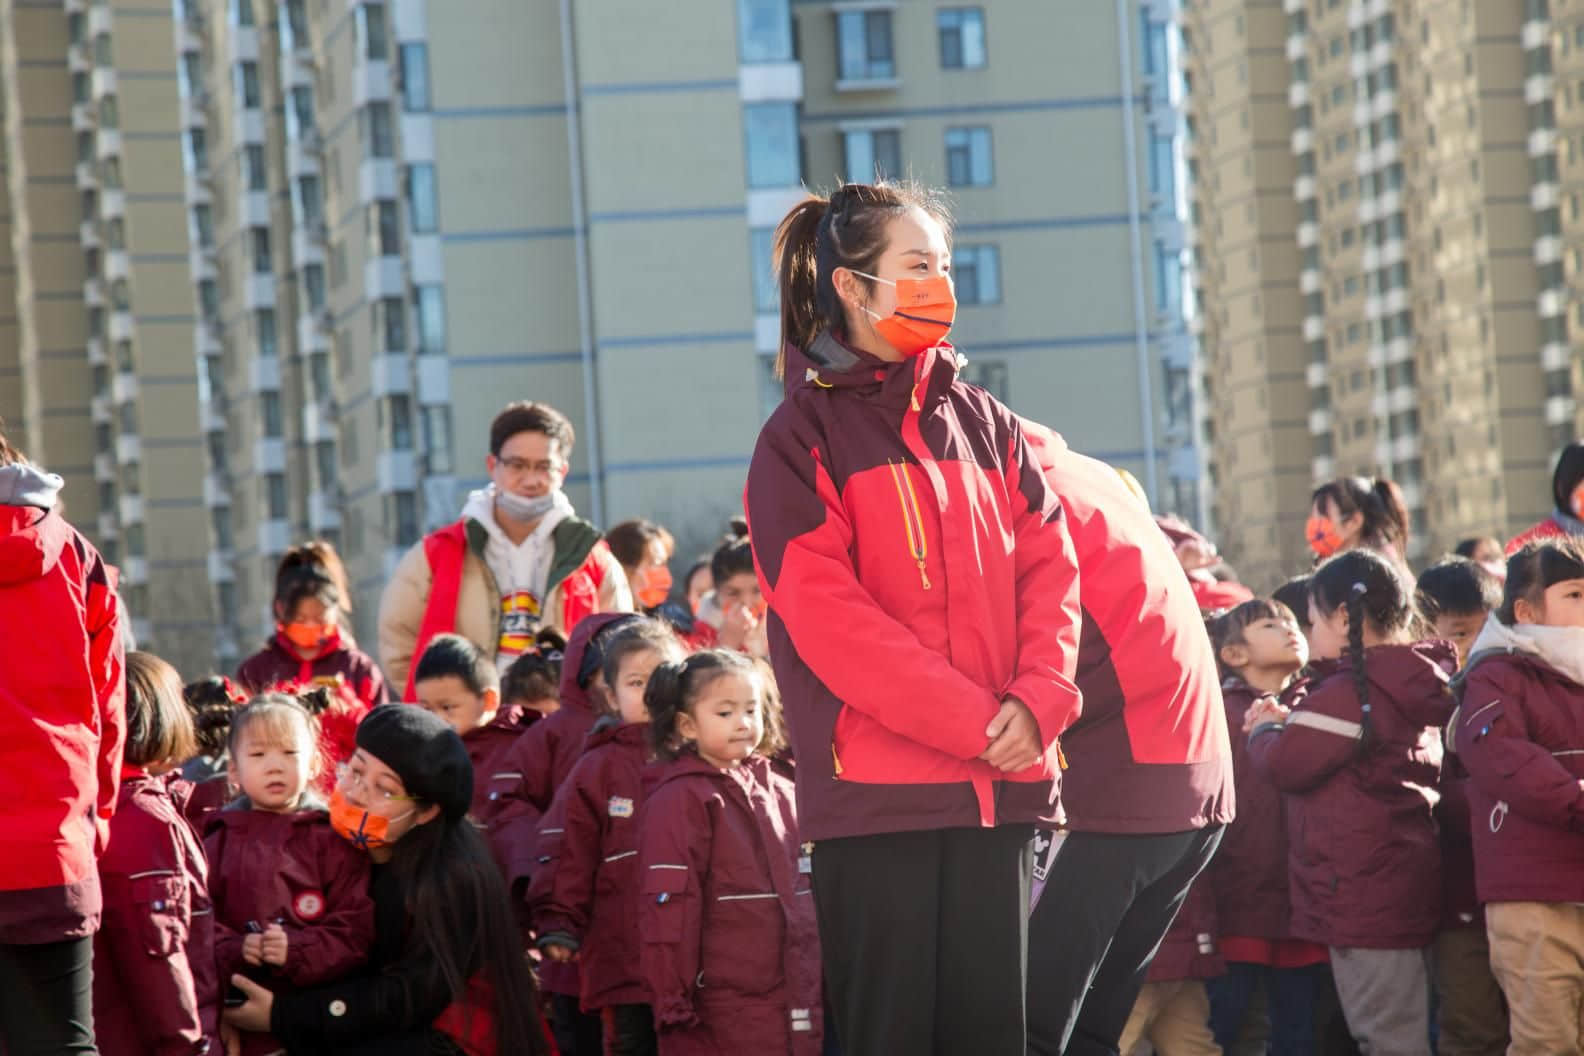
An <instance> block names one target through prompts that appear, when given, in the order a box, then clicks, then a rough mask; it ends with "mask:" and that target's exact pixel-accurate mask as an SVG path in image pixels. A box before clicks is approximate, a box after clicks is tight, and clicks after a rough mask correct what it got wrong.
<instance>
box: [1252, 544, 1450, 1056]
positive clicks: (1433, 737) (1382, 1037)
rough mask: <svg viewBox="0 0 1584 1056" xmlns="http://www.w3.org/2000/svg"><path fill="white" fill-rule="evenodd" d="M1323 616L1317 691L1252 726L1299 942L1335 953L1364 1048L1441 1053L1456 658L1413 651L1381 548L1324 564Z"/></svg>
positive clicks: (1407, 592)
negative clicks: (1445, 784)
mask: <svg viewBox="0 0 1584 1056" xmlns="http://www.w3.org/2000/svg"><path fill="white" fill-rule="evenodd" d="M1309 608H1310V624H1311V625H1312V628H1313V630H1312V631H1311V634H1310V639H1309V645H1310V651H1311V654H1312V655H1313V656H1314V657H1315V658H1316V662H1315V663H1314V664H1312V665H1311V668H1312V670H1313V671H1314V686H1313V688H1312V689H1311V691H1310V692H1309V695H1308V696H1307V697H1305V698H1304V700H1303V701H1302V702H1300V703H1299V704H1297V705H1296V706H1295V707H1294V708H1293V709H1292V710H1291V712H1290V713H1289V712H1288V711H1287V709H1285V708H1284V707H1282V706H1281V705H1280V704H1278V703H1275V702H1273V701H1271V700H1269V699H1265V700H1261V701H1260V702H1258V703H1257V704H1255V705H1254V707H1253V709H1252V710H1253V717H1252V719H1250V720H1246V721H1247V722H1248V723H1249V724H1250V725H1252V727H1253V733H1252V734H1250V737H1249V755H1250V757H1251V758H1252V759H1253V761H1254V765H1255V767H1256V768H1257V769H1258V770H1259V772H1260V773H1261V774H1262V775H1263V776H1264V777H1265V778H1266V779H1267V780H1269V781H1270V782H1271V783H1272V784H1274V785H1275V786H1276V787H1277V788H1279V789H1281V790H1282V791H1283V792H1284V793H1286V795H1287V820H1288V836H1289V840H1290V846H1289V852H1288V859H1289V861H1290V863H1291V868H1292V874H1291V883H1290V891H1291V898H1292V933H1293V936H1294V937H1295V938H1300V939H1308V940H1309V941H1311V942H1319V943H1324V944H1325V945H1326V946H1329V947H1330V948H1331V969H1332V973H1333V975H1334V976H1335V978H1336V986H1337V992H1338V994H1339V995H1340V996H1341V998H1342V1009H1343V1013H1344V1014H1345V1015H1346V1017H1347V1021H1348V1027H1349V1029H1350V1030H1351V1031H1352V1032H1353V1037H1354V1038H1355V1039H1356V1040H1357V1041H1358V1042H1359V1044H1360V1047H1361V1048H1363V1049H1364V1051H1366V1052H1377V1053H1392V1054H1393V1056H1429V1052H1430V1042H1429V1034H1430V1023H1429V1017H1430V1006H1429V990H1430V980H1429V971H1428V966H1427V964H1426V961H1427V957H1428V951H1429V947H1430V944H1431V941H1432V940H1433V939H1434V938H1435V934H1436V929H1437V927H1438V925H1439V924H1440V920H1441V898H1440V895H1441V874H1440V869H1441V851H1440V847H1439V845H1438V842H1437V837H1436V825H1435V820H1434V817H1433V815H1432V808H1433V806H1434V803H1435V799H1436V793H1435V788H1436V785H1437V782H1438V781H1439V779H1440V774H1441V728H1442V727H1443V726H1444V725H1445V724H1446V721H1447V719H1448V718H1449V717H1450V716H1451V714H1452V707H1453V700H1452V697H1451V694H1450V693H1449V691H1448V689H1447V681H1448V678H1449V677H1450V675H1451V672H1452V671H1454V670H1456V665H1457V655H1456V653H1455V652H1454V650H1453V648H1452V646H1451V645H1449V644H1448V643H1446V642H1433V641H1432V642H1419V643H1414V642H1413V640H1412V626H1413V617H1414V604H1413V593H1412V588H1411V587H1410V585H1409V584H1408V582H1407V581H1406V579H1405V577H1404V576H1403V574H1402V573H1401V572H1400V571H1399V570H1398V568H1397V566H1396V564H1395V562H1392V561H1389V560H1387V559H1385V558H1383V557H1381V556H1380V555H1378V554H1376V553H1374V552H1373V551H1370V550H1362V549H1361V550H1350V551H1348V552H1346V553H1343V554H1340V555H1338V556H1336V557H1333V558H1331V559H1330V560H1328V561H1327V562H1326V563H1325V564H1323V565H1321V566H1320V568H1319V569H1318V570H1317V571H1316V572H1315V575H1314V579H1313V581H1312V582H1311V583H1310V590H1309Z"/></svg>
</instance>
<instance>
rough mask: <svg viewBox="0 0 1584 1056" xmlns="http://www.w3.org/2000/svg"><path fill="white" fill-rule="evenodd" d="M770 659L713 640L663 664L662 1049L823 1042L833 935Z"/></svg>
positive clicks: (653, 701) (770, 1053) (659, 676)
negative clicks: (787, 752) (822, 929)
mask: <svg viewBox="0 0 1584 1056" xmlns="http://www.w3.org/2000/svg"><path fill="white" fill-rule="evenodd" d="M767 688H768V687H767V686H766V684H765V676H764V674H763V673H762V669H761V668H760V667H758V666H756V665H755V664H754V663H753V662H752V661H751V660H749V659H748V658H747V657H744V656H743V655H742V654H740V653H735V652H727V651H724V650H718V649H712V650H708V651H705V652H701V653H695V654H693V655H692V656H690V657H688V658H687V660H685V661H683V662H682V663H680V664H662V665H661V666H660V667H659V668H657V669H656V670H655V672H654V675H653V676H652V678H651V679H650V682H649V689H648V691H647V692H646V694H645V698H644V700H645V704H647V706H648V709H649V714H650V715H651V716H653V718H652V722H651V725H652V735H653V738H654V747H655V750H656V753H657V754H658V755H660V756H661V758H663V759H665V760H667V763H666V764H665V765H664V766H663V767H662V768H661V769H660V770H659V771H658V772H657V773H656V774H655V775H654V778H653V785H652V786H651V788H650V791H649V795H648V798H647V799H646V800H645V802H644V806H643V813H642V815H641V817H640V819H639V825H638V828H639V835H638V868H639V875H640V898H639V903H638V930H639V934H641V935H642V936H643V952H642V957H641V961H642V970H643V978H644V981H645V984H646V986H647V988H648V991H649V1001H650V1004H651V1006H652V1007H653V1009H654V1018H655V1026H656V1028H657V1029H658V1032H659V1038H660V1049H659V1051H660V1053H661V1054H662V1056H689V1054H692V1053H699V1054H710V1056H713V1054H716V1053H726V1052H731V1053H739V1052H740V1053H762V1054H764V1056H815V1054H818V1053H819V1052H820V1048H821V1038H822V1034H823V1016H822V1013H821V1006H820V980H821V973H820V943H819V930H818V927H817V926H816V924H815V919H814V897H813V893H812V889H811V888H810V885H809V880H810V872H811V869H810V858H809V854H808V852H807V850H806V849H801V850H800V846H799V837H798V828H797V810H796V805H795V802H794V797H793V784H792V777H791V775H790V773H789V770H790V768H789V767H786V766H785V765H784V764H782V763H780V762H777V761H776V760H775V759H774V758H773V757H774V755H775V753H776V752H777V751H779V749H780V746H781V745H780V742H781V732H780V715H779V711H778V709H776V708H775V706H774V703H773V700H774V698H773V697H772V695H771V694H770V693H768V692H767Z"/></svg>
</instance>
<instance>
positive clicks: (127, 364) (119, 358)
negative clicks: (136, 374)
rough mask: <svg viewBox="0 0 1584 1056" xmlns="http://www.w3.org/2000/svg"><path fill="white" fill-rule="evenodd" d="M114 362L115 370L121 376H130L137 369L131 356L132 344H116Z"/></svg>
mask: <svg viewBox="0 0 1584 1056" xmlns="http://www.w3.org/2000/svg"><path fill="white" fill-rule="evenodd" d="M115 361H116V370H119V371H120V372H121V373H123V374H130V373H132V372H133V371H134V370H136V369H137V360H136V359H134V358H133V356H132V342H130V341H117V342H116V345H115Z"/></svg>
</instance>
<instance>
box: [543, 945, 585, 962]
mask: <svg viewBox="0 0 1584 1056" xmlns="http://www.w3.org/2000/svg"><path fill="white" fill-rule="evenodd" d="M543 948H544V952H545V956H547V957H549V958H550V959H551V960H552V961H555V962H556V963H557V964H566V963H567V962H568V961H575V960H577V951H576V950H574V949H573V948H572V947H570V946H563V945H561V944H560V943H559V942H547V943H545V944H544V947H543Z"/></svg>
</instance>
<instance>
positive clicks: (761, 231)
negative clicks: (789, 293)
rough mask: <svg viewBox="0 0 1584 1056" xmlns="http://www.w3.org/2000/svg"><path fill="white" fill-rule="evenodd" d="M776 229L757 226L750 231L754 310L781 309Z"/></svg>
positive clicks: (750, 262)
mask: <svg viewBox="0 0 1584 1056" xmlns="http://www.w3.org/2000/svg"><path fill="white" fill-rule="evenodd" d="M774 252H775V229H774V228H771V227H756V228H753V229H752V230H750V231H749V232H748V255H749V257H750V260H749V265H750V267H749V273H750V274H751V275H752V276H753V290H754V310H755V311H759V312H765V313H769V312H778V311H780V310H781V291H780V290H779V289H778V288H777V287H776V278H775V261H774V260H772V259H771V257H772V255H773V254H774Z"/></svg>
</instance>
